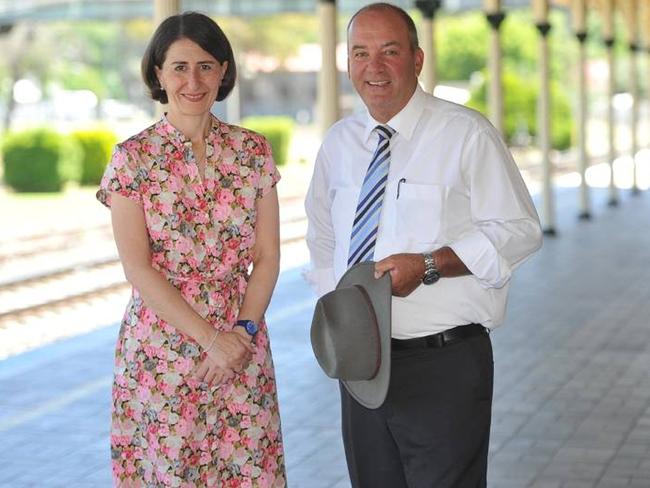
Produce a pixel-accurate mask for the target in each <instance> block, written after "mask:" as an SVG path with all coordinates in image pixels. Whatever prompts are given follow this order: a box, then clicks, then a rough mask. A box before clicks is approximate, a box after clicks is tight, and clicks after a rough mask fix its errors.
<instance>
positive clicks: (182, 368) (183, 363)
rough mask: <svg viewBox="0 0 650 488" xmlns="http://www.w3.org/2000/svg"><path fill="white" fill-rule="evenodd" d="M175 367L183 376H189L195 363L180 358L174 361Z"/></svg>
mask: <svg viewBox="0 0 650 488" xmlns="http://www.w3.org/2000/svg"><path fill="white" fill-rule="evenodd" d="M174 367H175V368H176V371H178V372H179V373H180V374H182V375H186V374H188V373H189V372H190V371H192V368H193V367H194V361H192V360H191V359H189V358H178V359H177V360H176V361H174Z"/></svg>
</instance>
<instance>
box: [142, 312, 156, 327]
mask: <svg viewBox="0 0 650 488" xmlns="http://www.w3.org/2000/svg"><path fill="white" fill-rule="evenodd" d="M140 322H141V323H142V324H144V325H148V326H151V325H152V324H154V323H155V322H156V314H155V313H153V310H151V309H150V308H145V309H144V310H143V312H142V315H141V316H140Z"/></svg>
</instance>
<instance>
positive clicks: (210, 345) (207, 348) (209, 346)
mask: <svg viewBox="0 0 650 488" xmlns="http://www.w3.org/2000/svg"><path fill="white" fill-rule="evenodd" d="M218 335H219V332H218V331H216V330H215V331H214V332H213V334H212V337H210V341H209V342H208V343H207V344H206V345H205V346H204V347H203V351H204V352H206V353H208V352H210V349H212V348H213V347H214V344H215V342H216V340H217V336H218Z"/></svg>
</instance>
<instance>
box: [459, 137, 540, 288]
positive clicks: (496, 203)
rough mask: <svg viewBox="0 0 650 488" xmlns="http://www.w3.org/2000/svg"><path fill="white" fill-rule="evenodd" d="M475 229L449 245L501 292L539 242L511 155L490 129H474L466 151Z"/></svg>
mask: <svg viewBox="0 0 650 488" xmlns="http://www.w3.org/2000/svg"><path fill="white" fill-rule="evenodd" d="M464 161H465V170H464V171H465V175H466V178H465V179H466V182H467V184H468V186H469V192H470V195H471V214H472V215H471V216H472V221H473V222H474V229H473V230H471V231H470V232H467V233H465V234H464V235H463V236H462V237H461V238H460V239H457V240H455V241H454V242H452V243H450V244H449V246H450V247H451V248H452V249H453V250H454V252H455V253H456V254H457V255H458V257H459V258H460V259H461V261H463V263H464V264H465V266H467V268H468V269H469V270H470V272H471V273H472V274H473V275H474V276H475V277H476V279H478V280H479V282H480V283H481V285H483V286H485V287H486V288H501V287H502V286H504V285H505V284H506V283H507V282H508V280H510V277H511V276H512V272H513V270H514V269H515V268H516V267H517V266H518V265H519V264H520V263H522V262H523V261H524V260H525V259H526V258H527V257H529V256H530V255H531V254H533V253H534V252H535V251H536V250H537V249H539V247H540V246H541V244H542V232H541V228H540V224H539V217H538V216H537V212H536V211H535V206H534V205H533V202H532V199H531V198H530V194H529V193H528V190H527V189H526V185H525V183H524V181H523V179H522V178H521V175H520V173H519V170H518V169H517V165H516V164H515V162H514V160H513V159H512V156H511V155H510V152H509V151H508V149H507V148H506V146H505V144H504V143H503V141H502V140H501V139H500V137H499V136H498V134H497V133H496V131H495V130H494V128H492V127H491V126H490V127H489V128H487V129H484V130H481V131H477V132H476V133H474V134H473V136H472V137H471V138H470V140H469V141H468V144H467V146H466V148H465V153H464Z"/></svg>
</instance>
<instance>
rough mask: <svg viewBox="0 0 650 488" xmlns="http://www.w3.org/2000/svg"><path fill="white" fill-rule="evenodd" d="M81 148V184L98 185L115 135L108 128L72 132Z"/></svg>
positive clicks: (109, 156) (113, 143) (115, 137)
mask: <svg viewBox="0 0 650 488" xmlns="http://www.w3.org/2000/svg"><path fill="white" fill-rule="evenodd" d="M72 137H74V138H75V139H76V141H77V142H78V143H79V146H80V147H81V149H82V153H83V155H82V159H81V180H80V183H81V184H82V185H98V184H99V182H100V181H101V179H102V175H103V174H104V170H105V169H106V164H107V163H108V161H109V159H110V158H111V153H112V152H113V147H114V146H115V143H116V142H117V136H116V135H115V133H114V132H112V131H111V130H109V129H104V128H100V127H98V128H95V129H88V130H79V131H76V132H73V133H72Z"/></svg>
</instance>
